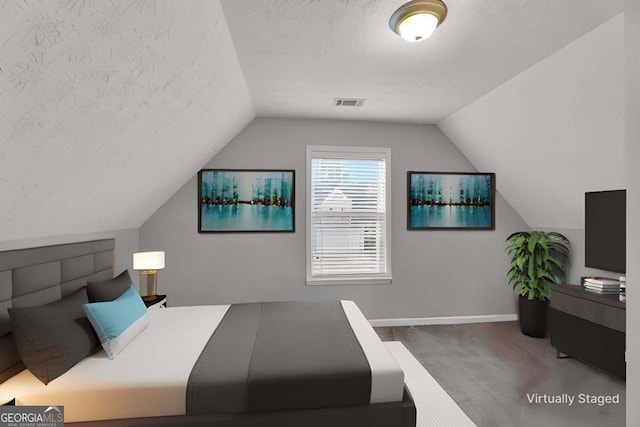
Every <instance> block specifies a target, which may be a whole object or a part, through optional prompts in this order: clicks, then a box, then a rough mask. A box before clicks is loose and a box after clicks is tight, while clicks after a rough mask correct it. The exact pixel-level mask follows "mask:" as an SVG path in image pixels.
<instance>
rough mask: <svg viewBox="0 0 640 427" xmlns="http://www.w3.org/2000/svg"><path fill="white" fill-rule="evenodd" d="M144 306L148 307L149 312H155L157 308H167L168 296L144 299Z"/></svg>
mask: <svg viewBox="0 0 640 427" xmlns="http://www.w3.org/2000/svg"><path fill="white" fill-rule="evenodd" d="M142 301H144V305H146V306H147V310H155V309H156V308H167V296H166V295H149V296H146V297H142Z"/></svg>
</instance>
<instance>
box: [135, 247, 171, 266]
mask: <svg viewBox="0 0 640 427" xmlns="http://www.w3.org/2000/svg"><path fill="white" fill-rule="evenodd" d="M163 268H164V251H155V252H137V253H135V254H133V269H134V270H162V269H163Z"/></svg>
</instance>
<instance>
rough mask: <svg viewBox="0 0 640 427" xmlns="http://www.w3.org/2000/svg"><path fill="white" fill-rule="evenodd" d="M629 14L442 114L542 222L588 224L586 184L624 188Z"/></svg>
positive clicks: (511, 195) (482, 164)
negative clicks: (454, 111)
mask: <svg viewBox="0 0 640 427" xmlns="http://www.w3.org/2000/svg"><path fill="white" fill-rule="evenodd" d="M624 61H625V60H624V15H623V14H619V15H618V16H616V17H614V18H612V19H611V20H609V21H607V22H606V23H604V24H602V25H601V26H600V27H598V28H596V29H595V30H593V31H591V32H589V33H588V34H586V35H584V36H583V37H581V38H579V39H578V40H576V41H574V42H572V43H570V44H569V45H568V46H566V47H564V48H563V49H562V50H560V51H558V52H556V53H555V54H553V55H551V56H549V57H548V58H546V59H544V60H543V61H540V62H539V63H538V64H536V65H534V66H533V67H531V68H529V69H528V70H526V71H524V72H523V73H521V74H519V75H518V76H516V77H515V78H513V79H511V80H510V81H508V82H506V83H505V84H503V85H501V86H500V87H498V88H497V89H495V90H493V91H492V92H491V93H489V94H487V95H486V96H484V97H482V98H480V99H479V100H477V101H475V102H474V103H472V104H471V105H469V106H467V107H465V108H463V109H462V110H460V111H458V112H456V113H455V114H452V115H451V116H449V117H447V118H446V119H444V120H442V121H441V122H439V123H438V126H439V127H440V129H441V130H443V131H444V132H445V134H447V136H449V138H450V139H451V140H453V141H455V144H456V145H457V146H458V148H459V149H460V150H461V151H462V152H463V153H464V154H465V156H466V157H467V158H468V159H469V160H470V161H471V162H472V163H473V165H474V166H475V167H476V168H478V169H480V170H483V171H495V172H496V173H497V176H498V184H497V185H498V189H499V190H500V192H501V194H502V195H503V196H504V197H505V198H506V199H507V200H508V201H509V203H510V204H511V205H512V206H513V208H514V209H515V210H516V211H517V212H518V213H519V214H520V215H521V216H522V218H523V219H524V220H525V221H526V222H527V224H529V225H530V226H531V227H534V228H583V227H584V193H585V192H586V191H597V190H615V189H620V188H625V137H624V129H625V106H624V105H625V104H624V102H625V86H624V79H625V71H624Z"/></svg>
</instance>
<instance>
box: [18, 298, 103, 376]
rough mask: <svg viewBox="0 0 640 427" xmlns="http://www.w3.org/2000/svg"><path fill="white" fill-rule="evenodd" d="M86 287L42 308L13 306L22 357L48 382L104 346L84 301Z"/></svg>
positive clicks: (19, 351) (35, 373) (33, 370)
mask: <svg viewBox="0 0 640 427" xmlns="http://www.w3.org/2000/svg"><path fill="white" fill-rule="evenodd" d="M88 302H89V300H88V298H87V290H86V288H85V287H82V288H80V289H78V290H77V291H76V292H74V293H73V294H71V295H69V296H68V297H66V298H64V299H62V300H60V301H56V302H52V303H50V304H46V305H42V306H39V307H21V308H10V309H9V316H10V317H11V333H12V334H13V339H14V341H15V343H16V348H17V349H18V353H19V354H20V358H21V359H22V361H23V362H24V364H25V365H26V366H27V368H29V370H30V371H31V373H32V374H33V375H34V376H35V377H36V378H38V379H39V380H40V381H42V382H43V383H44V384H48V383H49V382H50V381H53V380H54V379H55V378H57V377H59V376H60V375H62V374H64V373H65V372H67V371H68V370H69V369H71V368H72V367H73V366H75V364H76V363H78V362H80V361H81V360H82V359H84V358H85V357H87V356H88V355H90V354H91V353H93V352H94V351H95V350H97V349H98V348H99V347H100V341H99V340H98V337H97V336H96V334H95V332H94V331H93V328H92V326H91V323H89V319H87V316H86V314H85V312H84V308H83V307H82V304H86V303H88Z"/></svg>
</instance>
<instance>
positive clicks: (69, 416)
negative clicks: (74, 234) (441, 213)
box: [0, 239, 416, 427]
mask: <svg viewBox="0 0 640 427" xmlns="http://www.w3.org/2000/svg"><path fill="white" fill-rule="evenodd" d="M114 247H115V242H114V241H113V240H112V239H107V240H98V241H91V242H81V243H73V244H67V245H56V246H49V247H40V248H30V249H24V250H15V251H5V252H0V370H1V371H2V376H1V377H0V380H2V381H3V383H2V384H0V399H2V400H3V401H8V400H10V399H12V398H16V400H17V401H18V403H19V404H24V405H59V406H64V408H65V422H66V423H67V424H69V425H77V426H82V425H98V426H115V425H118V426H138V425H139V426H144V425H176V426H178V425H179V426H185V425H194V426H195V425H216V426H294V425H295V426H299V425H305V426H311V427H313V426H326V425H335V426H357V425H367V426H373V427H375V426H397V427H409V426H411V427H413V426H415V422H416V421H415V420H416V416H415V405H414V404H413V401H412V399H411V396H410V394H409V393H408V391H407V389H406V387H404V382H403V373H402V371H401V369H400V368H399V367H398V365H397V364H396V363H395V361H394V360H393V358H392V357H391V356H390V354H389V353H388V352H387V351H386V349H385V348H384V346H383V344H382V343H381V341H380V340H379V339H378V337H377V335H376V334H375V332H374V331H373V329H372V328H371V326H370V325H369V324H368V322H367V321H366V319H365V318H364V316H363V315H362V313H361V312H360V310H359V309H358V307H357V306H356V305H355V304H354V303H353V302H351V301H307V302H270V303H253V304H234V305H231V306H229V305H210V306H196V307H170V308H166V309H159V310H153V311H149V312H148V313H145V318H148V325H147V326H145V328H144V329H143V330H142V332H140V333H139V334H137V336H136V337H135V339H132V340H131V341H130V342H129V343H128V344H127V345H126V347H125V348H124V349H123V350H122V351H121V352H120V353H119V354H118V355H117V357H115V358H114V359H113V360H110V359H109V358H108V357H107V354H106V353H105V352H104V351H102V350H98V351H95V352H93V353H92V354H90V355H88V356H87V357H83V358H82V360H80V361H79V362H77V363H75V364H74V365H73V367H71V368H70V369H68V370H67V371H66V372H65V373H63V374H61V375H60V376H59V377H57V378H55V379H52V380H51V381H50V382H49V383H48V384H47V385H45V384H43V382H41V380H39V379H38V378H36V376H35V374H36V371H35V370H34V373H32V372H30V371H29V370H26V369H25V368H24V364H23V363H22V361H21V360H20V356H19V355H18V352H17V351H16V347H15V342H14V337H13V336H12V334H11V324H10V322H9V318H8V317H9V316H8V309H9V308H20V307H34V306H41V305H43V304H47V303H51V302H54V301H59V300H60V301H62V302H63V301H67V300H71V299H72V298H74V295H77V294H79V293H81V292H84V287H85V285H86V283H87V282H100V281H105V280H109V279H111V278H112V277H113V250H114ZM55 304H57V303H54V305H55ZM14 311H15V310H14ZM14 321H15V319H14ZM325 323H326V324H327V325H328V329H325V328H324V326H323V327H322V328H319V326H318V325H319V324H325ZM14 326H15V325H14ZM282 330H285V331H286V333H281V332H282ZM323 331H328V332H323ZM323 334H325V335H323ZM16 340H18V337H17V336H16ZM354 343H355V344H354ZM221 361H224V363H225V364H221V363H222V362H221ZM212 379H213V381H212Z"/></svg>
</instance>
